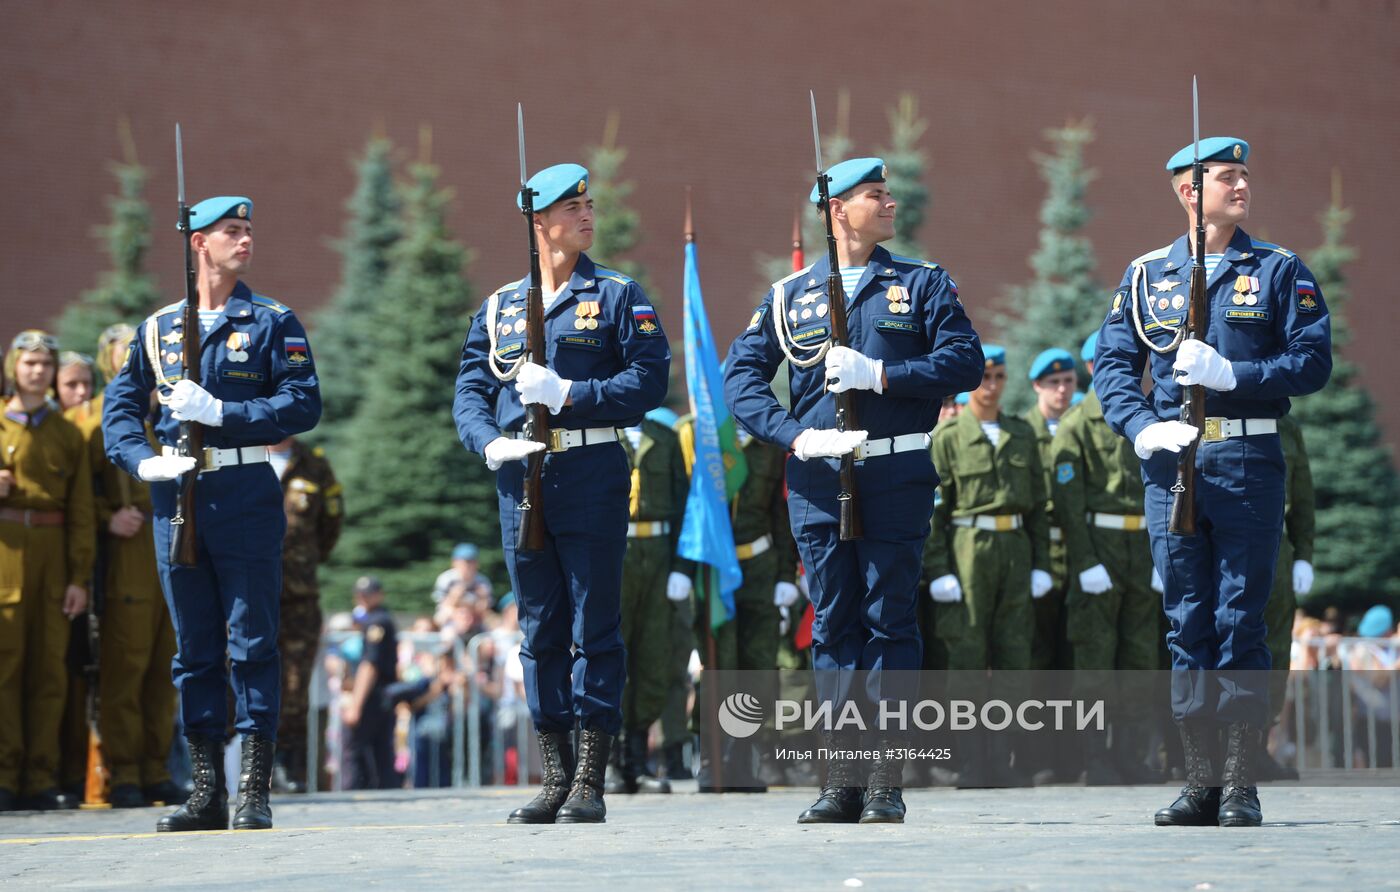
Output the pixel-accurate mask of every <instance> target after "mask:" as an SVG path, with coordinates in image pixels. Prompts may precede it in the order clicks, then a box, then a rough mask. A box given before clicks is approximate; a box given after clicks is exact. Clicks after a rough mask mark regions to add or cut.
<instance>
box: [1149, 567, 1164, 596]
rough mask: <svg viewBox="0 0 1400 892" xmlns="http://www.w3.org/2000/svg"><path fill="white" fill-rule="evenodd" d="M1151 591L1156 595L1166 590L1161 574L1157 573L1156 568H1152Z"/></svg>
mask: <svg viewBox="0 0 1400 892" xmlns="http://www.w3.org/2000/svg"><path fill="white" fill-rule="evenodd" d="M1152 590H1153V591H1154V592H1156V593H1157V594H1159V595H1160V594H1162V593H1163V592H1165V591H1166V590H1167V586H1166V584H1165V583H1164V582H1162V574H1161V573H1158V572H1157V568H1156V567H1153V568H1152Z"/></svg>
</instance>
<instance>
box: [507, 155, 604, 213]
mask: <svg viewBox="0 0 1400 892" xmlns="http://www.w3.org/2000/svg"><path fill="white" fill-rule="evenodd" d="M525 185H526V186H527V187H528V188H530V189H532V190H534V192H535V210H537V211H542V210H544V209H545V208H547V207H549V206H550V205H551V204H554V203H555V202H556V201H562V200H563V199H565V198H572V197H573V196H575V195H582V194H583V193H585V192H587V191H588V168H586V167H584V166H582V165H580V164H556V165H554V166H553V167H546V168H545V169H544V170H542V171H540V172H539V173H537V174H535V175H534V176H532V177H530V179H528V180H526V181H525ZM515 206H516V207H518V208H520V209H521V210H522V211H523V210H525V205H524V204H522V203H521V201H520V193H519V192H517V193H515Z"/></svg>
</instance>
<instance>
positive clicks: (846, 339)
mask: <svg viewBox="0 0 1400 892" xmlns="http://www.w3.org/2000/svg"><path fill="white" fill-rule="evenodd" d="M809 95H810V97H811V100H812V142H813V143H814V144H815V146H816V151H817V197H818V204H819V206H820V207H821V212H822V219H823V221H825V223H826V255H827V259H828V260H829V262H830V265H831V270H830V272H828V274H827V277H826V293H827V303H828V306H829V307H830V309H831V314H830V316H829V317H828V318H829V319H830V320H831V346H833V347H849V346H850V336H849V335H848V333H847V330H846V289H845V287H844V286H843V285H842V283H841V263H840V260H839V258H838V257H837V255H836V234H835V232H834V231H833V230H832V228H831V177H829V176H827V174H826V167H825V166H824V165H823V164H822V139H821V133H820V131H819V130H818V128H817V97H816V94H815V93H810V94H809ZM835 396H836V429H837V430H839V431H850V430H860V422H859V421H858V420H857V419H856V396H855V393H854V392H853V391H850V390H846V391H843V392H841V393H838V394H836V395H835ZM840 479H841V491H840V492H839V493H838V494H837V496H836V499H837V503H838V504H839V505H840V514H841V526H840V536H841V541H843V542H849V541H851V540H853V539H859V538H861V537H862V536H863V535H864V532H863V530H862V525H861V518H860V501H859V499H858V497H857V493H856V457H855V453H854V452H848V453H846V454H845V455H843V456H842V457H841V472H840Z"/></svg>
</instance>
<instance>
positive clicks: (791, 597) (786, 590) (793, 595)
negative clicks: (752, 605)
mask: <svg viewBox="0 0 1400 892" xmlns="http://www.w3.org/2000/svg"><path fill="white" fill-rule="evenodd" d="M797 595H798V592H797V586H795V585H793V584H792V583H791V582H780V583H778V584H777V585H775V586H773V606H774V607H781V608H783V609H784V610H786V609H787V608H789V607H791V606H792V605H793V604H796V603H797Z"/></svg>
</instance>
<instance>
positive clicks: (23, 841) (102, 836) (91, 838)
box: [0, 824, 466, 846]
mask: <svg viewBox="0 0 1400 892" xmlns="http://www.w3.org/2000/svg"><path fill="white" fill-rule="evenodd" d="M464 827H466V825H465V824H363V825H342V826H338V827H274V828H272V829H271V830H194V831H189V832H185V833H99V834H92V835H88V836H58V835H55V836H28V837H9V838H5V839H0V845H16V846H24V845H37V844H39V843H45V842H98V841H101V840H108V839H154V838H157V837H159V838H161V839H186V838H189V837H191V836H228V835H230V834H239V835H243V834H249V833H329V832H333V831H336V830H345V831H363V830H376V831H379V830H430V829H445V830H446V829H459V830H460V829H462V828H464Z"/></svg>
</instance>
